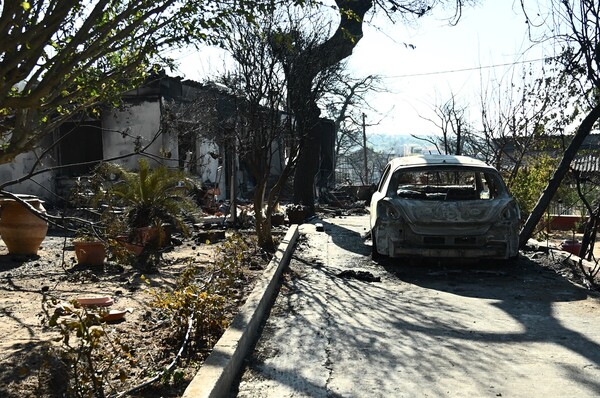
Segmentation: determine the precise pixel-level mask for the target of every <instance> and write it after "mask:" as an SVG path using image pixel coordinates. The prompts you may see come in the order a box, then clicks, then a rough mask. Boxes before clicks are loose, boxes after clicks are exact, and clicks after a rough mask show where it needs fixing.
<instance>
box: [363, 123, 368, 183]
mask: <svg viewBox="0 0 600 398" xmlns="http://www.w3.org/2000/svg"><path fill="white" fill-rule="evenodd" d="M366 117H367V115H365V114H364V113H363V114H362V131H363V157H364V159H363V160H364V162H365V181H364V185H369V164H368V162H367V127H366V126H367V125H366V122H365V119H366Z"/></svg>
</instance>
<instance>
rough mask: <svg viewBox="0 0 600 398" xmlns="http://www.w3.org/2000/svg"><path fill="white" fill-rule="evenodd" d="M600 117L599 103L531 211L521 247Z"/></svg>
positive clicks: (588, 116)
mask: <svg viewBox="0 0 600 398" xmlns="http://www.w3.org/2000/svg"><path fill="white" fill-rule="evenodd" d="M599 118H600V104H598V105H596V106H595V107H594V108H592V110H591V111H590V113H588V115H587V116H586V117H585V119H583V121H582V122H581V125H580V126H579V128H578V129H577V133H576V134H575V137H573V141H571V143H570V144H569V146H568V147H567V149H566V150H565V153H564V154H563V157H562V159H561V161H560V164H559V165H558V167H557V168H556V170H555V171H554V175H553V176H552V178H551V179H550V181H549V182H548V185H547V186H546V189H544V192H543V193H542V196H540V198H539V200H538V202H537V204H536V205H535V207H534V208H533V210H532V211H531V214H530V215H529V218H527V221H526V222H525V225H524V226H523V229H522V230H521V233H520V234H519V246H520V247H524V246H525V245H526V244H527V241H528V240H529V238H530V237H531V235H532V234H533V231H534V230H535V227H536V225H537V224H538V222H539V221H540V220H541V218H542V217H543V215H544V212H545V211H546V209H547V208H548V205H549V204H550V201H551V200H552V197H554V194H555V193H556V191H557V190H558V187H559V186H560V184H561V182H562V180H563V178H564V177H565V175H566V174H567V172H568V171H569V166H570V165H571V162H572V161H573V159H574V158H575V155H576V154H577V151H578V150H579V148H580V147H581V144H582V143H583V140H584V139H585V137H587V136H588V135H589V133H590V131H591V130H592V128H593V127H594V124H595V123H596V121H598V119H599Z"/></svg>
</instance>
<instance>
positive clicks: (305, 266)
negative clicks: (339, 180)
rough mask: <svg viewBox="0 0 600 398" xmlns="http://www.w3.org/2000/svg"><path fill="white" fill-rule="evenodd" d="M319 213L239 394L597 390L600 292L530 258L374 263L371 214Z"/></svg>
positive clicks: (565, 393) (569, 393) (577, 393)
mask: <svg viewBox="0 0 600 398" xmlns="http://www.w3.org/2000/svg"><path fill="white" fill-rule="evenodd" d="M323 222H324V224H325V232H317V231H316V229H315V226H314V225H311V224H305V225H303V226H302V227H301V233H302V234H303V235H302V236H301V237H300V240H299V244H298V248H297V249H296V252H295V254H294V257H293V259H292V261H291V263H290V270H289V272H288V273H287V274H286V276H285V280H284V283H283V285H282V288H281V291H280V293H279V295H278V298H277V300H276V302H275V304H274V307H273V310H272V312H271V316H270V317H269V319H268V321H267V322H266V325H265V327H264V330H263V333H262V337H261V338H260V340H259V341H258V343H257V346H256V349H255V351H254V353H253V355H252V357H251V358H249V364H248V367H247V368H246V370H245V372H244V374H243V376H242V380H241V382H240V384H239V386H237V388H235V390H236V391H234V392H232V396H236V395H237V396H238V397H252V398H256V397H277V398H281V397H442V396H444V397H500V396H501V397H545V398H547V397H597V396H600V300H599V299H598V297H597V296H594V295H591V294H590V293H589V292H587V291H586V290H584V289H582V288H579V287H576V286H574V285H572V284H570V283H568V282H567V281H566V280H565V279H563V278H562V277H560V276H559V275H557V274H555V273H553V272H551V271H549V270H546V269H543V268H541V267H539V266H538V265H537V264H535V263H533V262H531V261H529V260H528V259H526V258H521V259H520V260H519V261H518V262H517V263H515V264H514V265H508V266H506V265H498V264H475V265H473V264H472V265H460V264H454V265H452V264H444V265H439V264H437V265H436V264H425V265H421V266H419V267H416V266H409V265H403V264H401V263H399V262H397V261H395V262H394V261H388V262H386V263H382V264H377V263H374V262H372V261H370V259H369V257H368V254H369V252H370V248H369V247H368V246H366V245H364V244H363V242H362V239H361V238H360V233H364V232H366V229H365V227H366V225H367V223H368V220H367V218H366V217H364V216H362V217H358V216H353V217H347V218H334V219H326V220H324V221H323ZM344 270H353V271H357V272H358V271H366V272H370V273H371V274H373V275H374V276H376V277H380V278H381V281H380V282H368V281H363V280H358V279H352V278H350V279H347V278H343V277H340V276H339V274H340V272H342V271H344Z"/></svg>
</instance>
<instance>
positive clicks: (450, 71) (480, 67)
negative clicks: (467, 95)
mask: <svg viewBox="0 0 600 398" xmlns="http://www.w3.org/2000/svg"><path fill="white" fill-rule="evenodd" d="M547 59H549V58H539V59H530V60H527V61H516V62H509V63H505V64H496V65H487V66H476V67H473V68H464V69H452V70H445V71H437V72H423V73H412V74H408V75H398V76H385V77H383V79H402V78H405V77H418V76H431V75H444V74H447V73H459V72H471V71H474V70H484V69H493V68H499V67H502V66H515V65H519V64H526V63H531V62H539V61H545V60H547Z"/></svg>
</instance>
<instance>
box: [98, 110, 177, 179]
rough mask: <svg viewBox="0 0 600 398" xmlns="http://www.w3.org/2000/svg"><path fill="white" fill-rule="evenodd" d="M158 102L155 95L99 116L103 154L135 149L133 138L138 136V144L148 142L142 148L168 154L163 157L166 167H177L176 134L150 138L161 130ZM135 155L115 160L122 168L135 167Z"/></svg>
mask: <svg viewBox="0 0 600 398" xmlns="http://www.w3.org/2000/svg"><path fill="white" fill-rule="evenodd" d="M160 118H161V104H160V101H159V100H158V99H156V100H153V101H144V102H141V103H139V104H133V105H127V106H126V107H123V108H122V109H114V110H112V111H110V112H108V113H107V114H105V115H104V116H103V118H102V127H103V128H104V134H103V147H104V158H105V159H111V158H115V157H119V156H125V155H129V154H132V153H134V152H135V143H136V138H137V137H141V146H142V147H145V146H146V145H149V144H150V146H149V147H148V148H147V149H146V151H145V152H147V153H150V154H153V155H156V156H159V157H169V156H170V159H171V160H170V161H166V160H165V161H163V163H164V164H166V165H167V166H169V167H177V159H178V157H179V151H178V144H177V136H176V134H173V133H171V134H166V133H162V132H161V135H160V136H159V137H158V138H157V139H156V140H154V142H152V140H153V139H154V138H155V137H156V134H158V133H159V131H160ZM137 159H138V156H129V157H125V158H123V159H119V160H118V161H116V163H120V164H122V165H123V166H124V167H125V168H128V169H136V168H137Z"/></svg>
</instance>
